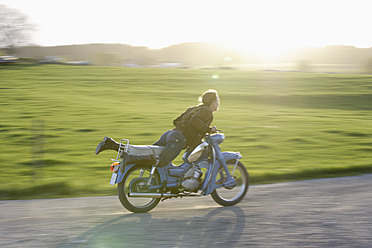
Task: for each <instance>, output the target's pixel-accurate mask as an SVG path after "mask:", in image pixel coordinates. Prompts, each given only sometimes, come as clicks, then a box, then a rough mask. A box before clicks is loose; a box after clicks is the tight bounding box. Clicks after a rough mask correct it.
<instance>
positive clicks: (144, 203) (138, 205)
mask: <svg viewBox="0 0 372 248" xmlns="http://www.w3.org/2000/svg"><path fill="white" fill-rule="evenodd" d="M150 170H151V167H150V168H149V167H146V166H142V165H136V166H134V167H133V168H131V169H130V170H129V171H127V173H126V174H125V175H124V178H123V181H121V183H119V184H118V196H119V200H120V202H121V204H122V205H123V206H124V207H125V208H126V209H128V210H129V211H131V212H134V213H146V212H148V211H150V210H151V209H153V208H154V207H156V205H158V203H159V201H160V198H142V197H141V198H135V197H129V196H128V193H129V191H131V192H134V193H156V192H157V191H159V190H148V189H146V184H147V182H148V178H149V176H150ZM159 183H160V176H159V174H158V172H157V171H156V172H155V173H154V176H153V178H152V181H151V185H158V184H159Z"/></svg>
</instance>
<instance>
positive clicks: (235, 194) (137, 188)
mask: <svg viewBox="0 0 372 248" xmlns="http://www.w3.org/2000/svg"><path fill="white" fill-rule="evenodd" d="M224 139H225V135H224V134H223V133H215V134H207V135H206V136H205V137H204V141H203V142H202V143H201V144H199V145H198V146H197V147H196V148H195V149H194V150H193V151H191V152H188V151H186V152H185V153H184V154H183V156H182V159H183V161H184V162H183V163H182V164H181V165H179V166H175V165H173V164H172V163H169V164H168V165H166V166H164V167H158V166H152V165H146V164H128V165H126V166H124V163H123V160H122V155H123V154H124V152H128V153H130V154H135V155H139V154H154V155H157V156H159V155H160V154H161V152H162V150H163V149H164V147H162V146H154V145H131V144H129V140H128V139H122V140H121V142H120V146H119V150H118V154H117V157H116V159H112V161H113V163H112V165H111V171H112V172H113V173H112V176H111V181H110V184H111V185H115V184H117V191H118V196H119V199H120V202H121V204H122V205H123V206H124V207H125V208H126V209H128V210H129V211H131V212H134V213H145V212H148V211H150V210H152V209H153V208H154V207H156V206H157V205H158V204H159V202H160V200H162V201H163V200H166V199H170V198H173V197H195V196H206V195H209V194H210V195H211V196H212V198H213V200H214V201H215V202H217V203H218V204H220V205H222V206H233V205H235V204H237V203H239V202H240V201H241V200H242V199H243V198H244V197H245V195H246V193H247V191H248V187H249V174H248V171H247V169H246V167H245V166H244V165H243V164H242V163H241V162H240V159H241V158H242V156H241V155H240V153H239V152H222V151H221V148H220V144H221V143H222V142H223V141H224Z"/></svg>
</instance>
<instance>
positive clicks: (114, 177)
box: [110, 173, 118, 185]
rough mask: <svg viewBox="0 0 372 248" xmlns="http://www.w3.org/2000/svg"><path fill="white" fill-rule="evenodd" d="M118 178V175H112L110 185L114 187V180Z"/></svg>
mask: <svg viewBox="0 0 372 248" xmlns="http://www.w3.org/2000/svg"><path fill="white" fill-rule="evenodd" d="M117 177H118V173H112V176H111V180H110V184H111V185H115V183H116V178H117Z"/></svg>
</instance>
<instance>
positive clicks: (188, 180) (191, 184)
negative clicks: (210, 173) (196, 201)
mask: <svg viewBox="0 0 372 248" xmlns="http://www.w3.org/2000/svg"><path fill="white" fill-rule="evenodd" d="M202 175H203V171H201V170H200V168H198V167H197V166H196V165H193V166H192V167H191V168H190V169H189V170H188V171H187V172H186V173H185V175H184V176H183V178H182V187H184V188H185V189H186V190H187V191H191V192H195V191H197V190H198V189H199V187H200V185H201V182H202V180H201V177H202Z"/></svg>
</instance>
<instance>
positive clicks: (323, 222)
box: [0, 174, 372, 248]
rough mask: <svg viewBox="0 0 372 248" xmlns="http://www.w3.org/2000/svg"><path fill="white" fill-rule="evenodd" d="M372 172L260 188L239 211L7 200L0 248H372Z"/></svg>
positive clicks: (171, 204) (1, 207)
mask: <svg viewBox="0 0 372 248" xmlns="http://www.w3.org/2000/svg"><path fill="white" fill-rule="evenodd" d="M371 189H372V174H370V175H363V176H357V177H345V178H334V179H320V180H309V181H301V182H292V183H280V184H271V185H259V186H252V187H250V189H249V192H248V194H247V196H246V198H245V199H244V200H243V201H242V202H241V203H240V204H238V205H237V206H235V207H220V206H219V205H217V204H216V203H214V202H213V200H212V199H211V197H210V196H208V197H201V198H183V199H171V200H166V201H164V202H161V203H160V204H159V205H158V206H157V207H156V208H155V209H154V210H152V211H151V212H149V213H145V214H132V213H129V212H128V211H126V210H125V209H124V208H123V207H122V206H121V205H120V202H119V200H118V199H117V197H116V196H108V197H86V198H68V199H50V200H16V201H0V217H1V218H0V247H17V248H18V247H22V248H23V247H38V248H39V247H57V248H67V247H101V248H103V247H110V248H111V247H130V248H131V247H229V248H230V247H322V248H324V247H325V248H327V247H345V248H346V247H347V248H350V247H366V248H367V247H368V248H369V247H371V246H372V190H371Z"/></svg>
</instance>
